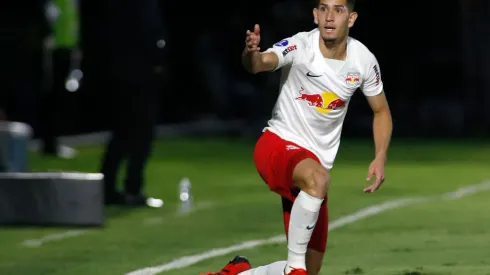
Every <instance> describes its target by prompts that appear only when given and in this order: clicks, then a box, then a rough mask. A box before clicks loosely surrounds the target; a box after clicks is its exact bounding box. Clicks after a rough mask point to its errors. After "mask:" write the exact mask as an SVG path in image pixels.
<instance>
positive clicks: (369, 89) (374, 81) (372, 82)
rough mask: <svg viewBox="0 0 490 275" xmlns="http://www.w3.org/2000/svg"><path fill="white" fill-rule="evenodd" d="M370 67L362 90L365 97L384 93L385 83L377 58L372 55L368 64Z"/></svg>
mask: <svg viewBox="0 0 490 275" xmlns="http://www.w3.org/2000/svg"><path fill="white" fill-rule="evenodd" d="M367 64H368V67H367V71H366V73H365V75H364V80H363V82H362V86H361V90H362V92H363V93H364V95H365V96H375V95H378V94H380V93H381V92H382V91H383V81H382V80H381V72H380V69H379V64H378V61H377V60H376V57H375V56H374V55H372V56H371V57H370V58H369V61H368V62H367Z"/></svg>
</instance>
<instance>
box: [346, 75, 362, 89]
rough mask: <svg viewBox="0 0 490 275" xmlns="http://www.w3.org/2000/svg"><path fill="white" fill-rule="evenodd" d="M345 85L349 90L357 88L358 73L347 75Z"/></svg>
mask: <svg viewBox="0 0 490 275" xmlns="http://www.w3.org/2000/svg"><path fill="white" fill-rule="evenodd" d="M345 83H346V84H347V86H349V87H351V88H354V87H357V86H359V73H348V74H347V77H346V78H345Z"/></svg>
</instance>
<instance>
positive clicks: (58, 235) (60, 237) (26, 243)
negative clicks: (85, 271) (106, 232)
mask: <svg viewBox="0 0 490 275" xmlns="http://www.w3.org/2000/svg"><path fill="white" fill-rule="evenodd" d="M87 232H88V231H87V230H70V231H65V232H62V233H55V234H49V235H46V236H44V237H42V238H39V239H32V240H25V241H23V242H22V246H27V247H39V246H41V245H43V244H44V243H47V242H52V241H59V240H63V239H67V238H71V237H76V236H80V235H83V234H85V233H87Z"/></svg>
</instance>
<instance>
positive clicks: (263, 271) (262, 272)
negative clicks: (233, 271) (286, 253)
mask: <svg viewBox="0 0 490 275" xmlns="http://www.w3.org/2000/svg"><path fill="white" fill-rule="evenodd" d="M285 267H286V261H279V262H275V263H272V264H269V265H263V266H259V267H257V268H253V269H250V270H247V271H244V272H241V273H239V274H238V275H284V268H285Z"/></svg>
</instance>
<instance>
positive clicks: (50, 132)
mask: <svg viewBox="0 0 490 275" xmlns="http://www.w3.org/2000/svg"><path fill="white" fill-rule="evenodd" d="M71 53H72V50H71V49H55V50H54V51H53V53H52V69H51V74H50V81H49V85H48V89H47V91H46V92H45V93H44V94H43V96H42V98H41V107H40V113H39V124H40V125H39V126H40V127H39V135H40V138H41V140H42V141H43V151H44V153H48V154H56V151H57V147H58V146H57V145H58V143H57V136H58V135H59V124H60V121H59V112H60V106H61V104H62V100H63V93H66V90H65V83H66V78H67V76H68V74H69V73H70V72H69V71H70V60H71Z"/></svg>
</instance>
